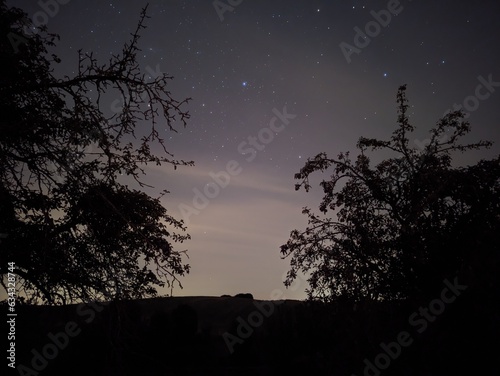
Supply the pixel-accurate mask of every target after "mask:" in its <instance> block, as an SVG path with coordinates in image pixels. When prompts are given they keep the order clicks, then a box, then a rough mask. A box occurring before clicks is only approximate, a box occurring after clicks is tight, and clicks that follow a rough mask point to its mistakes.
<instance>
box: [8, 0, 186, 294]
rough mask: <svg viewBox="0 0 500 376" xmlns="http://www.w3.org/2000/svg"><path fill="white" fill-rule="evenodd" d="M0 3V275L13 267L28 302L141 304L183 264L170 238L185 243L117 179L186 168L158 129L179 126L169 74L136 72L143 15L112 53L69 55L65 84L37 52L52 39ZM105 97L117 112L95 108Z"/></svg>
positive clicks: (50, 59)
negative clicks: (119, 105) (103, 58)
mask: <svg viewBox="0 0 500 376" xmlns="http://www.w3.org/2000/svg"><path fill="white" fill-rule="evenodd" d="M0 4H1V6H0V12H1V14H0V28H1V36H2V39H1V51H2V52H1V61H2V70H1V71H0V75H1V82H0V95H1V101H0V108H1V113H2V116H1V119H0V127H1V132H0V166H1V169H0V210H1V215H0V233H2V234H6V235H4V236H3V237H2V239H1V243H0V247H1V249H0V257H1V260H0V264H1V266H0V271H1V274H2V275H5V274H6V273H7V269H6V268H7V262H15V264H16V271H15V272H16V274H18V275H19V276H20V277H21V279H20V281H19V283H20V284H19V287H20V289H21V290H23V291H24V293H25V294H26V295H27V297H28V299H29V300H31V301H33V302H39V301H43V302H46V303H51V304H59V303H68V302H71V301H78V300H83V299H85V300H86V299H99V298H102V297H103V296H105V295H107V294H110V292H109V291H110V290H112V291H113V293H112V294H113V296H114V297H116V298H137V297H144V296H152V295H155V294H156V288H157V287H158V286H165V285H166V286H168V287H171V288H172V286H173V285H174V284H179V285H180V282H179V279H178V277H179V276H183V275H184V274H185V273H188V272H189V265H186V264H184V262H183V254H184V253H185V252H186V251H176V250H174V248H173V245H172V244H171V242H182V241H183V240H185V239H187V238H189V235H186V234H183V232H184V231H185V227H184V224H183V222H182V221H179V220H177V219H175V218H173V217H172V216H170V215H168V214H167V211H166V209H165V208H164V207H163V206H162V205H161V203H160V198H161V196H160V197H159V198H153V197H150V196H148V195H147V194H145V193H144V192H142V191H138V190H135V189H131V188H129V187H128V186H127V185H125V184H124V182H123V180H122V179H123V178H121V175H125V176H129V177H132V178H133V179H134V180H135V181H136V182H137V183H138V184H139V185H140V186H141V187H143V186H145V185H146V183H145V182H144V181H143V175H144V174H145V171H144V168H145V166H146V165H147V164H148V163H154V164H155V165H161V164H162V163H167V164H170V165H172V166H173V167H174V168H176V167H177V166H178V165H192V164H193V163H192V162H185V161H182V160H175V159H173V155H171V154H170V153H169V152H168V151H167V150H166V147H165V145H164V140H163V139H162V138H161V136H160V134H159V131H158V128H159V127H160V128H161V129H162V130H163V128H166V127H168V128H169V129H170V130H171V131H176V130H175V128H174V126H175V122H176V121H180V122H181V123H182V124H183V126H185V125H186V120H187V119H188V118H189V114H188V112H186V111H184V110H183V109H182V107H183V105H184V104H185V103H186V102H187V101H188V100H189V98H188V99H186V100H183V101H180V102H179V101H177V100H175V99H174V98H172V96H171V94H170V92H169V91H168V90H167V84H168V83H169V80H170V79H172V77H170V76H168V75H165V74H162V75H160V76H158V77H156V78H154V80H149V81H148V80H146V78H145V75H144V74H142V73H141V71H140V69H139V64H138V62H137V53H138V51H140V50H139V48H138V46H137V45H138V41H139V32H140V31H141V29H143V28H145V26H144V21H145V19H146V18H147V15H146V8H144V9H143V10H142V13H141V17H140V21H139V23H138V26H137V28H136V30H135V32H134V33H133V34H131V35H132V37H131V40H130V42H129V43H127V44H125V45H124V47H123V50H122V52H121V54H117V55H112V57H111V58H110V59H109V61H108V62H107V64H98V62H97V60H96V59H95V58H94V57H93V54H92V53H82V52H81V51H79V63H78V67H76V68H77V69H76V73H75V75H74V77H68V76H65V77H63V78H57V77H56V76H55V74H54V66H55V64H58V63H60V62H61V60H60V59H59V58H58V57H57V56H56V55H54V54H49V52H48V50H49V49H50V48H52V47H53V46H54V45H55V41H56V40H57V39H58V36H57V35H54V34H50V33H48V32H47V30H46V28H45V27H41V28H39V29H34V27H33V26H32V25H31V24H30V22H29V21H28V18H27V15H26V14H25V13H24V12H23V11H22V10H20V9H17V8H10V9H9V8H7V6H6V5H5V2H4V1H1V2H0ZM35 31H36V32H35ZM113 95H114V96H119V97H121V98H123V99H124V105H123V109H122V111H121V112H120V113H110V112H111V111H107V110H106V108H109V107H110V106H109V104H108V105H107V107H106V108H105V107H103V106H104V104H103V103H104V98H110V97H111V98H112V96H113ZM147 123H149V124H150V125H151V126H150V127H148V126H144V125H142V124H147ZM163 123H166V125H164V124H163ZM138 124H141V128H139V127H138ZM144 130H146V132H145V134H144V135H142V133H144V132H143V131H144ZM154 145H158V146H159V150H160V151H161V154H163V155H160V154H159V153H154V152H153V151H152V146H154ZM89 146H91V147H92V153H89V152H87V151H86V150H88V148H89ZM158 146H157V148H158ZM164 193H167V191H163V194H164ZM163 194H162V196H163ZM4 287H5V286H4Z"/></svg>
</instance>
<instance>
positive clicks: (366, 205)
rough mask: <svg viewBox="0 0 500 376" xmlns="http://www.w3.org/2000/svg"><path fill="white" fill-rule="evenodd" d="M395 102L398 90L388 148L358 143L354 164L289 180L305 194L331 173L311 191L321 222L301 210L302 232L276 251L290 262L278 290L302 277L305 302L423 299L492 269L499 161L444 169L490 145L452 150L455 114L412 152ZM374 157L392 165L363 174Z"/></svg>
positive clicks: (328, 164) (330, 163)
mask: <svg viewBox="0 0 500 376" xmlns="http://www.w3.org/2000/svg"><path fill="white" fill-rule="evenodd" d="M405 93H406V86H402V87H400V88H399V90H398V94H397V103H398V109H399V110H398V127H397V129H396V130H395V131H394V132H393V134H392V137H391V138H390V140H387V141H383V140H378V139H367V138H364V137H361V138H360V139H359V141H358V144H357V148H358V149H359V151H360V152H359V155H358V156H357V157H356V159H355V160H354V161H353V160H351V158H350V156H349V153H348V152H346V153H340V154H339V155H338V156H337V158H329V157H328V156H327V155H326V153H320V154H318V155H317V156H316V157H314V158H312V159H308V161H307V162H306V164H305V166H304V167H303V168H302V169H301V170H300V172H299V173H297V174H296V175H295V178H296V179H297V180H299V183H297V184H296V189H297V190H298V189H300V188H301V187H304V188H305V189H306V191H308V190H309V189H310V188H311V185H310V183H309V176H310V175H311V174H312V173H314V172H316V171H321V172H324V171H327V170H328V169H330V168H332V169H333V173H332V175H331V177H330V179H328V180H323V181H322V182H321V184H320V185H321V187H322V189H323V191H324V197H323V200H322V202H321V204H320V206H319V209H320V211H321V212H322V213H323V215H317V214H315V213H313V211H312V210H311V209H310V208H307V207H306V208H304V210H303V213H304V214H306V215H307V216H308V226H307V228H306V229H305V230H304V231H299V230H294V231H292V232H291V236H290V239H289V240H288V242H287V243H286V244H284V245H282V246H281V253H282V255H283V257H284V258H286V257H290V256H291V269H290V271H289V272H288V275H287V279H286V281H285V284H286V285H290V284H291V283H292V281H293V280H294V279H295V278H296V276H297V273H298V272H303V273H306V274H309V276H310V277H309V280H308V281H309V285H310V286H309V289H308V291H307V293H308V296H309V298H311V299H315V298H318V299H322V300H325V301H330V300H333V299H335V298H339V297H343V298H348V299H353V300H361V299H366V298H367V299H373V300H381V299H408V298H412V297H418V296H422V295H425V294H427V293H429V292H430V291H433V288H435V286H439V285H440V283H442V281H443V279H444V278H445V277H449V278H450V277H453V276H457V275H460V276H462V277H463V278H466V279H467V280H469V281H473V280H479V279H481V277H480V276H485V275H488V276H489V275H490V274H488V272H490V273H491V271H492V269H488V268H489V267H490V266H491V268H498V266H499V265H500V264H499V251H500V248H499V239H498V237H497V236H495V234H497V233H498V231H499V230H500V226H499V214H498V213H500V200H499V189H500V185H499V181H500V180H499V179H500V157H497V158H495V159H493V160H481V161H480V162H478V163H477V164H476V165H473V166H467V167H453V166H452V153H453V152H465V151H468V150H472V149H480V148H484V147H490V146H491V142H486V141H479V142H477V143H473V144H466V145H462V144H459V143H458V142H457V141H458V139H459V138H461V137H463V136H464V135H466V134H467V133H468V132H470V125H469V123H468V122H467V121H464V120H463V119H464V114H463V113H462V112H460V111H455V112H450V113H448V114H446V115H445V116H444V117H443V118H442V119H440V120H439V122H438V123H437V125H436V127H435V128H434V129H433V130H432V131H431V141H430V143H429V144H428V145H427V146H426V147H425V148H424V149H423V150H417V149H415V148H412V147H411V146H410V144H409V138H408V136H409V134H410V133H411V132H413V131H414V127H413V126H412V125H411V124H410V121H409V118H408V115H407V109H408V101H407V98H406V94H405ZM445 133H448V134H450V136H446V137H444V136H443V135H445ZM377 149H388V150H390V151H392V152H393V153H394V154H395V155H396V156H395V157H393V158H388V159H386V160H384V161H382V162H380V163H378V164H377V165H376V166H375V167H373V168H372V167H371V166H370V158H369V157H368V155H367V151H369V150H371V151H374V150H377ZM344 180H346V181H345V182H344ZM342 183H344V184H343V185H342ZM329 212H333V213H334V214H335V215H336V217H337V218H336V220H334V219H332V218H330V217H327V216H326V214H327V213H329Z"/></svg>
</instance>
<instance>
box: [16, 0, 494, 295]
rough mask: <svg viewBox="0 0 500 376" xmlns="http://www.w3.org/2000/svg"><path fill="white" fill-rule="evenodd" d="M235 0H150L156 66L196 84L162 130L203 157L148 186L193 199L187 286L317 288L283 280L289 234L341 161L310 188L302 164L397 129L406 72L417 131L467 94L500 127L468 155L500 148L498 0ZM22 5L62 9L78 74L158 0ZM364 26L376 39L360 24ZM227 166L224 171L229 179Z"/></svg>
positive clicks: (184, 91)
mask: <svg viewBox="0 0 500 376" xmlns="http://www.w3.org/2000/svg"><path fill="white" fill-rule="evenodd" d="M66 2H67V1H66ZM231 2H232V3H233V4H238V3H239V4H238V5H235V6H231V5H228V3H229V2H228V1H227V0H222V1H219V2H214V1H212V0H203V1H201V0H200V1H181V0H175V1H174V0H171V1H150V3H149V8H148V14H149V16H151V18H150V19H148V20H147V21H146V25H147V29H146V30H143V32H142V38H141V40H140V43H139V47H140V48H141V49H142V53H141V55H140V59H139V62H140V66H141V67H142V70H143V72H144V73H146V74H147V75H154V74H155V72H162V73H168V74H170V75H173V76H174V80H173V81H172V82H171V85H170V92H171V93H172V95H173V97H174V98H176V99H179V100H181V99H184V98H186V97H191V98H192V101H190V102H189V104H188V105H187V106H186V107H185V109H188V110H189V112H190V114H191V119H190V120H189V122H188V126H187V127H186V128H185V129H183V128H182V127H181V124H179V125H178V129H179V132H178V133H172V132H169V131H167V130H166V129H164V130H163V132H164V133H163V134H162V136H163V137H164V138H165V139H166V140H167V149H168V150H169V151H170V152H172V153H174V155H175V157H176V158H178V159H184V160H193V161H194V162H195V164H196V165H195V167H183V168H179V169H177V170H176V171H174V170H173V168H172V166H170V165H165V166H162V167H161V168H158V167H156V168H153V167H151V168H150V169H149V170H148V175H147V177H146V178H145V181H146V182H147V183H149V184H152V185H154V186H155V189H148V190H147V192H149V193H151V194H152V195H155V196H156V195H157V194H158V193H159V192H160V191H161V190H163V189H168V190H169V191H170V194H169V195H167V196H166V197H165V198H164V199H163V203H164V204H165V206H166V208H167V209H168V210H169V212H170V214H171V215H173V216H174V217H176V218H179V219H180V218H183V212H184V218H185V219H187V220H188V233H189V234H191V236H192V239H191V240H190V241H188V242H186V243H184V244H181V245H180V246H179V249H188V251H189V257H190V259H189V260H187V262H188V263H189V264H190V265H191V266H192V271H191V273H190V274H189V275H187V276H186V277H185V278H183V279H182V283H183V285H184V289H183V290H181V289H175V290H174V295H177V296H184V295H207V296H219V295H221V294H231V295H232V294H236V293H238V292H250V293H252V294H253V295H254V297H256V298H259V299H270V298H271V294H272V293H273V290H275V289H279V290H282V291H283V293H284V295H283V296H285V297H286V298H290V299H302V298H304V297H305V294H304V288H305V287H306V284H305V282H303V281H302V282H300V281H299V284H298V285H297V286H295V287H296V288H295V289H294V290H295V291H291V290H290V289H289V290H286V289H285V287H284V286H283V284H282V278H283V275H284V273H285V272H286V271H287V270H288V260H282V259H281V258H280V252H279V246H280V245H281V244H284V243H285V242H286V241H287V240H288V237H289V233H290V231H291V230H293V229H295V228H297V229H303V228H305V225H306V217H305V216H304V215H302V214H301V210H302V207H303V206H309V207H313V208H315V209H317V207H318V205H319V202H320V200H321V198H322V191H321V189H320V187H319V186H318V183H319V181H320V180H321V178H327V177H328V175H324V176H320V175H315V179H313V181H312V183H313V189H312V191H311V192H309V193H306V192H304V191H303V190H301V191H297V192H296V191H295V190H294V183H295V181H294V179H293V176H294V174H295V173H296V172H298V171H299V169H300V168H301V167H302V166H303V165H304V163H305V162H306V160H307V158H308V157H313V156H315V155H316V154H318V153H319V152H323V151H324V152H327V153H328V154H329V155H330V156H337V154H338V153H339V152H341V151H349V150H350V151H351V152H352V153H353V154H354V155H355V154H356V153H355V152H356V149H355V144H356V141H357V140H358V138H359V137H360V136H365V137H375V138H381V139H388V138H389V137H390V135H391V133H392V131H393V130H394V129H395V126H396V119H397V114H396V92H397V89H398V87H399V86H400V85H402V84H407V85H408V90H407V95H408V98H409V101H410V105H411V120H412V121H413V125H415V126H416V127H417V131H416V133H415V134H414V136H412V140H413V145H414V146H415V147H419V146H421V145H423V144H424V142H425V139H426V138H427V135H428V130H429V129H430V128H431V127H433V126H434V124H435V123H436V121H437V120H438V119H439V117H441V116H442V115H443V113H444V112H445V111H446V110H448V109H451V108H453V105H454V104H455V103H456V104H458V105H464V106H465V110H466V111H467V112H468V113H470V116H469V118H468V120H469V121H470V122H471V125H472V132H471V134H470V135H469V136H470V137H468V138H467V140H470V141H477V140H480V139H483V140H491V141H494V142H495V144H494V146H493V147H492V148H491V149H490V150H487V151H484V152H473V153H471V154H470V155H469V156H458V159H457V161H458V162H460V163H461V164H467V163H474V162H475V161H477V160H478V158H492V157H493V156H495V155H498V153H499V150H500V148H499V146H498V144H499V142H500V132H499V126H498V124H499V121H500V107H499V101H500V65H499V60H500V59H499V57H500V43H499V36H500V23H499V22H498V16H499V15H500V3H499V2H498V0H491V1H486V0H485V1H480V2H473V1H465V0H454V1H451V0H447V1H437V0H429V1H413V2H412V1H409V0H401V1H400V2H398V1H389V2H388V1H297V0H288V1H285V0H281V1H271V0H259V1H256V0H243V1H241V2H240V1H237V0H232V1H231ZM214 3H215V4H216V5H217V4H218V6H219V7H220V8H221V9H222V10H219V12H218V11H217V10H216V8H215V6H214ZM42 4H43V2H42ZM9 5H16V6H18V7H20V8H22V9H24V10H25V11H26V12H28V14H29V16H30V17H33V16H34V15H37V20H38V22H43V21H44V20H45V19H47V20H48V21H47V27H48V29H49V31H50V32H54V33H57V34H59V35H60V36H61V40H60V41H59V43H58V46H57V48H56V49H55V51H54V52H56V53H57V54H58V55H59V57H61V58H62V61H63V62H62V63H61V64H60V65H59V66H58V67H57V69H56V74H57V75H59V76H60V77H62V75H64V74H67V75H69V76H72V75H73V72H74V70H75V68H76V67H77V61H78V53H77V51H78V49H82V50H83V51H94V53H95V57H96V58H97V59H99V60H100V61H101V63H103V64H104V63H106V62H107V60H108V59H109V57H110V54H111V53H115V54H116V53H118V52H120V51H121V48H122V46H123V44H124V43H125V42H128V41H129V36H130V33H131V32H133V31H134V30H135V27H136V25H137V22H138V20H139V16H140V10H141V8H142V7H143V6H144V5H146V2H141V1H107V2H106V1H79V0H72V1H69V2H67V4H64V5H59V9H57V12H55V11H54V9H53V8H51V9H50V10H49V11H50V12H51V13H52V14H49V15H48V16H45V17H44V16H43V15H41V14H40V13H38V14H37V12H44V13H45V14H46V15H47V14H48V13H49V12H48V11H47V10H43V7H42V6H41V5H40V3H38V2H37V1H26V0H24V1H11V2H9ZM224 7H226V8H224ZM223 8H224V9H226V10H225V11H224V10H223ZM374 12H376V13H374ZM391 12H393V13H394V14H393V13H391ZM377 14H378V15H377ZM388 15H389V16H388ZM377 19H378V21H377ZM381 23H382V24H384V25H386V26H383V25H381ZM355 28H357V29H355ZM359 30H361V31H362V32H364V33H367V38H369V39H364V38H363V37H362V36H358V37H356V36H357V34H358V33H359ZM370 35H371V36H370ZM355 38H356V39H355ZM348 45H350V46H352V48H353V50H352V51H350V50H349V47H346V46H348ZM488 82H489V83H488ZM119 103H120V98H119V97H115V98H109V108H107V109H106V108H104V110H106V111H119V107H120V106H119ZM278 114H279V115H278ZM285 114H287V115H286V116H285ZM139 126H140V127H146V126H147V125H146V124H139ZM159 151H160V148H158V152H159ZM243 153H244V154H243ZM384 156H385V155H384V154H383V153H379V154H375V155H374V157H373V159H372V160H373V161H374V162H377V161H380V159H381V158H383V157H384ZM228 172H231V173H232V174H233V175H232V176H230V175H227V174H228ZM214 174H216V175H217V176H218V177H219V179H222V180H221V181H220V182H219V183H220V184H222V185H225V186H224V187H222V188H221V187H219V188H218V189H217V190H218V192H217V190H216V188H215V187H216V186H215V185H214V184H216V183H214V177H213V176H214ZM227 176H230V180H229V182H227V181H226V180H227V179H225V177H227ZM215 179H217V178H215ZM226 183H228V184H226ZM204 189H206V190H207V191H208V192H209V195H211V196H213V198H210V199H208V204H207V202H202V199H199V198H198V201H197V205H198V209H196V207H195V206H194V204H193V199H194V198H195V196H196V192H203V190H204ZM188 207H190V208H192V211H189V209H187V208H188ZM195 211H196V213H195ZM186 212H187V213H189V215H187V214H186ZM186 217H187V218H186ZM167 292H168V291H167V290H165V291H163V290H162V291H160V293H162V294H163V293H167Z"/></svg>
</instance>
